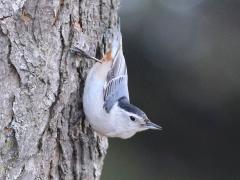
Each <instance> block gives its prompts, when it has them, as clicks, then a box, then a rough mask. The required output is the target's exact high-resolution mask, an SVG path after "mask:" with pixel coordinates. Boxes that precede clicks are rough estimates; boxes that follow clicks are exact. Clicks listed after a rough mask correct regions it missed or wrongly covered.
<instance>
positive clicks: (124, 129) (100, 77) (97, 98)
mask: <svg viewBox="0 0 240 180" xmlns="http://www.w3.org/2000/svg"><path fill="white" fill-rule="evenodd" d="M72 50H73V51H75V52H78V53H80V54H82V55H84V56H85V57H87V58H91V59H94V60H96V61H97V62H96V63H95V64H94V65H93V67H92V68H91V69H90V71H89V72H88V75H87V79H86V82H85V87H84V93H83V109H84V112H85V115H86V118H87V120H88V121H89V123H90V125H91V126H92V127H93V129H94V130H95V131H97V132H98V133H99V134H101V135H104V136H107V137H120V138H123V139H126V138H130V137H132V136H133V135H134V134H136V133H137V132H140V131H144V130H147V129H158V130H161V127H160V126H158V125H156V124H154V123H152V122H151V121H150V120H149V119H148V117H147V115H146V114H145V113H144V112H143V111H142V110H141V109H139V108H138V107H136V106H134V105H132V104H130V102H129V93H128V75H127V67H126V63H125V58H124V55H123V51H122V36H121V33H120V31H119V30H115V32H114V33H113V41H112V43H111V50H110V51H109V52H107V53H106V54H105V55H104V56H103V58H102V59H101V62H99V60H98V59H96V58H94V57H91V56H90V55H88V54H86V53H85V52H83V51H82V50H80V49H77V48H74V49H72Z"/></svg>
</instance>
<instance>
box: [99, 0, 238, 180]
mask: <svg viewBox="0 0 240 180" xmlns="http://www.w3.org/2000/svg"><path fill="white" fill-rule="evenodd" d="M120 17H121V28H122V34H123V45H124V47H123V48H124V52H125V57H126V61H127V64H128V72H129V88H130V97H131V102H132V103H133V104H136V105H139V106H140V107H141V108H142V109H144V110H145V111H146V113H147V114H148V116H149V118H150V119H152V121H153V122H155V123H158V124H160V125H161V126H162V127H163V131H161V132H157V131H147V132H142V133H139V134H137V135H136V136H134V137H133V138H131V139H128V140H121V139H110V140H109V144H110V146H109V150H108V154H107V157H106V159H105V165H104V168H103V175H102V178H101V179H102V180H215V179H217V180H239V179H240V141H239V139H240V133H239V128H240V113H239V111H240V1H239V0H122V1H121V7H120Z"/></svg>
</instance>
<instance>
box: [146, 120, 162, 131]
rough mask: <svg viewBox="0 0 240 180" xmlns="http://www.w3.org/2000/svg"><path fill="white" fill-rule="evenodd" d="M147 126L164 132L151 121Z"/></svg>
mask: <svg viewBox="0 0 240 180" xmlns="http://www.w3.org/2000/svg"><path fill="white" fill-rule="evenodd" d="M146 126H147V128H148V129H155V130H162V127H161V126H159V125H157V124H154V123H152V122H151V121H150V120H149V121H147V122H146Z"/></svg>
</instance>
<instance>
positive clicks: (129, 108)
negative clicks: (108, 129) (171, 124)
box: [112, 98, 162, 139]
mask: <svg viewBox="0 0 240 180" xmlns="http://www.w3.org/2000/svg"><path fill="white" fill-rule="evenodd" d="M112 113H113V116H114V118H116V120H115V122H116V125H117V127H118V128H119V129H118V131H119V135H118V136H119V137H121V138H124V139H126V138H130V137H131V136H133V135H134V134H136V133H137V132H140V131H144V130H147V129H155V130H161V129H162V128H161V126H159V125H157V124H154V123H152V122H151V121H150V120H149V119H148V117H147V115H146V114H145V113H144V112H143V111H142V110H141V109H139V108H138V107H136V106H134V105H132V104H130V103H129V101H128V99H127V98H120V99H119V100H118V103H117V104H116V105H115V107H114V108H113V112H112Z"/></svg>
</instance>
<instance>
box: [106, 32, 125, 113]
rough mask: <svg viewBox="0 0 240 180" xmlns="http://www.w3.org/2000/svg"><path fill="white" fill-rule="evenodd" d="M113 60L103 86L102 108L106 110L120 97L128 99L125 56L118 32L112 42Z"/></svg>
mask: <svg viewBox="0 0 240 180" xmlns="http://www.w3.org/2000/svg"><path fill="white" fill-rule="evenodd" d="M112 53H113V62H112V66H111V69H110V70H109V72H108V75H107V79H106V85H105V87H104V90H103V93H104V108H105V110H106V111H107V112H109V111H110V110H111V108H112V107H113V105H114V104H115V103H116V102H117V101H118V99H120V98H121V97H126V98H127V99H128V100H129V92H128V75H127V66H126V62H125V58H124V55H123V51H122V36H121V33H120V32H118V33H117V34H116V35H115V37H114V40H113V43H112Z"/></svg>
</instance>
